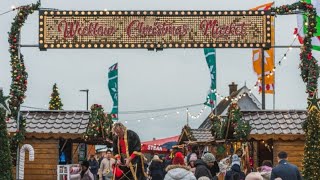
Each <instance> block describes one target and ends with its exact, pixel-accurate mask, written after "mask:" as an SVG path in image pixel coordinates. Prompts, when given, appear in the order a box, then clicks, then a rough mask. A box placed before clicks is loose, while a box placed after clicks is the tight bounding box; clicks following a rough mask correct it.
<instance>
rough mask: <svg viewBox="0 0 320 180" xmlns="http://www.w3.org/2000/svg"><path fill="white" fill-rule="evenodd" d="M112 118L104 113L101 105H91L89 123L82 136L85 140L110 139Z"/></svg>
mask: <svg viewBox="0 0 320 180" xmlns="http://www.w3.org/2000/svg"><path fill="white" fill-rule="evenodd" d="M112 124H113V121H112V118H111V116H110V115H106V114H105V113H104V110H103V108H102V106H101V105H98V104H94V105H92V106H91V113H90V119H89V124H88V128H87V131H86V133H85V134H84V138H85V139H86V140H95V139H102V140H103V141H105V142H107V141H110V140H112V132H111V130H112Z"/></svg>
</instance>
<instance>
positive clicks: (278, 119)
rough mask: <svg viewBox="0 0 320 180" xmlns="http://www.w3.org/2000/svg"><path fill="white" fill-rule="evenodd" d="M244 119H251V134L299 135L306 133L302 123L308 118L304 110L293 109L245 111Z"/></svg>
mask: <svg viewBox="0 0 320 180" xmlns="http://www.w3.org/2000/svg"><path fill="white" fill-rule="evenodd" d="M242 113H243V119H244V120H246V121H249V123H250V125H251V127H252V130H251V133H250V134H251V135H261V134H267V135H270V134H275V135H299V134H304V131H303V129H302V123H303V122H304V121H305V120H306V119H307V112H306V111H303V110H291V111H288V110H287V111H270V110H266V111H243V112H242Z"/></svg>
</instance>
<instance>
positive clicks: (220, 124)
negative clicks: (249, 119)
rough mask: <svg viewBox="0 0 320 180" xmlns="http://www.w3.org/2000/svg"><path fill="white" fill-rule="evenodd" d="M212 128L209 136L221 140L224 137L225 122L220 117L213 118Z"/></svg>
mask: <svg viewBox="0 0 320 180" xmlns="http://www.w3.org/2000/svg"><path fill="white" fill-rule="evenodd" d="M211 123H212V127H211V134H212V136H213V137H215V138H216V139H223V138H224V137H225V130H226V121H225V120H224V119H223V118H221V117H220V116H214V117H213V118H212V119H211Z"/></svg>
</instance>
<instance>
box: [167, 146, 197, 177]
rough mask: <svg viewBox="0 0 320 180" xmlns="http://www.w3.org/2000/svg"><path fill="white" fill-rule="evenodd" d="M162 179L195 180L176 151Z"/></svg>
mask: <svg viewBox="0 0 320 180" xmlns="http://www.w3.org/2000/svg"><path fill="white" fill-rule="evenodd" d="M166 171H167V174H166V176H165V177H164V180H197V179H196V177H195V176H194V175H193V173H192V172H191V171H190V168H189V167H188V166H186V165H185V163H184V157H183V154H182V153H181V152H177V153H176V154H175V156H174V158H173V160H172V165H169V166H168V167H167V168H166Z"/></svg>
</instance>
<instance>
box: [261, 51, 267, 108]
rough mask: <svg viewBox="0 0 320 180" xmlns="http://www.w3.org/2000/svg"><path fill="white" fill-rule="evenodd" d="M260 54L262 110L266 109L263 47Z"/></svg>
mask: <svg viewBox="0 0 320 180" xmlns="http://www.w3.org/2000/svg"><path fill="white" fill-rule="evenodd" d="M261 54H262V58H261V69H262V73H261V80H262V110H265V109H266V90H265V85H266V82H265V72H264V71H265V70H264V49H263V48H261Z"/></svg>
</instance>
